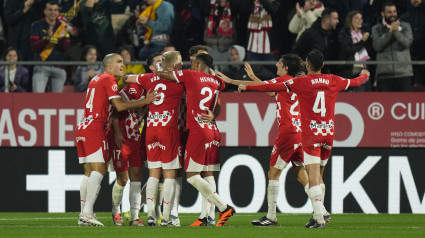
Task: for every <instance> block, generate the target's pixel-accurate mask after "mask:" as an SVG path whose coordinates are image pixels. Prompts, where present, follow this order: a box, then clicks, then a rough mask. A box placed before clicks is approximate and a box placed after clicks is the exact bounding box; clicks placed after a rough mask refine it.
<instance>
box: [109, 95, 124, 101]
mask: <svg viewBox="0 0 425 238" xmlns="http://www.w3.org/2000/svg"><path fill="white" fill-rule="evenodd" d="M120 97H121V96H120V95H113V96H110V97H109V98H108V99H109V100H111V99H114V98H120Z"/></svg>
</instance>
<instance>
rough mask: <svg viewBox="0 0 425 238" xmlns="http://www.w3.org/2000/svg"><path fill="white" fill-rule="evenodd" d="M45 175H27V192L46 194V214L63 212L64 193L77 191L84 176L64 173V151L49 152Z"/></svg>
mask: <svg viewBox="0 0 425 238" xmlns="http://www.w3.org/2000/svg"><path fill="white" fill-rule="evenodd" d="M47 166H48V171H47V174H46V175H35V174H29V175H27V191H47V192H48V212H50V213H53V212H65V208H66V206H65V204H66V191H79V190H80V184H81V181H82V179H83V176H84V175H67V174H66V173H65V167H66V164H65V150H49V152H48V165H47Z"/></svg>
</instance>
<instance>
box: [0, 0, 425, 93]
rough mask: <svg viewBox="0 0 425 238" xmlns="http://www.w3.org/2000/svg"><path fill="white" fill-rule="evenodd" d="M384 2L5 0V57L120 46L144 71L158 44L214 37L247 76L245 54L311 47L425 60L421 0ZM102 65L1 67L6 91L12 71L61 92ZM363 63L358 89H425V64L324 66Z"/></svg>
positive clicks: (77, 53)
mask: <svg viewBox="0 0 425 238" xmlns="http://www.w3.org/2000/svg"><path fill="white" fill-rule="evenodd" d="M386 2H388V1H386V0H371V1H370V0H356V1H348V0H347V1H338V0H323V1H319V0H57V1H51V0H2V1H0V3H1V9H0V14H1V18H0V54H1V55H2V59H1V60H3V61H55V62H57V61H59V62H60V61H88V62H95V61H96V60H100V59H102V58H103V57H104V56H105V55H106V54H107V53H110V52H118V50H119V51H120V52H125V53H127V54H129V56H130V58H129V59H128V60H126V62H128V61H131V62H135V61H139V62H140V64H138V65H128V66H127V67H128V70H127V71H126V73H143V72H146V71H149V69H148V67H147V66H146V65H145V60H146V59H147V57H148V56H149V55H151V54H152V53H155V52H165V51H168V50H174V49H176V50H178V51H179V52H181V54H182V57H183V60H184V61H187V60H189V55H188V52H189V48H190V47H191V46H194V45H206V46H208V48H209V53H210V54H211V55H212V56H213V58H214V60H215V61H216V62H223V61H234V62H235V63H234V64H231V65H226V66H225V65H216V69H219V70H222V71H224V72H225V73H229V74H233V76H234V77H235V78H237V79H241V80H248V77H247V75H246V72H245V70H243V67H242V62H243V61H268V62H272V61H276V60H277V59H279V56H280V55H282V54H287V53H296V54H298V55H300V56H301V57H302V58H305V56H306V54H307V53H308V52H309V51H310V50H312V49H318V50H320V51H321V52H322V53H323V54H324V55H325V60H348V61H367V60H378V61H402V62H408V61H410V60H425V49H424V47H425V44H423V43H424V41H425V39H424V37H425V26H424V25H423V24H421V22H423V20H424V19H425V8H424V3H423V0H394V1H392V2H393V3H394V5H393V7H392V8H391V9H389V10H388V11H386V10H385V9H383V6H384V3H386ZM88 48H91V49H94V50H95V51H96V56H97V57H96V59H93V58H88V57H87V55H86V53H87V52H86V50H87V49H88ZM123 48H125V49H126V50H125V51H122V49H123ZM10 52H12V54H13V52H15V53H16V55H17V57H11V56H10ZM123 58H124V57H123ZM99 67H101V64H100V62H99V63H98V65H97V66H96V65H90V64H89V65H84V66H79V67H77V66H60V65H59V66H58V65H53V66H49V65H46V64H43V65H36V66H22V67H21V66H19V67H16V66H15V65H11V66H10V68H9V67H5V66H1V68H0V84H1V85H0V88H1V89H0V90H1V91H5V78H6V77H7V78H8V79H9V82H10V83H9V84H8V85H9V90H8V91H9V92H31V91H33V92H45V91H47V92H62V91H63V90H64V89H63V86H64V85H67V87H66V89H65V90H70V89H72V90H73V89H75V91H85V87H84V85H87V82H88V80H89V79H90V78H91V77H92V76H93V75H94V74H93V72H94V71H96V72H97V71H99V70H101V69H100V68H99ZM253 67H254V68H253V70H254V72H255V73H256V74H257V75H258V76H259V77H260V78H261V79H266V78H271V77H273V76H276V75H275V74H274V66H273V65H253ZM365 67H367V68H368V69H369V70H370V71H371V73H372V75H371V80H369V81H368V82H366V83H365V85H363V86H362V87H359V88H357V89H356V91H421V90H423V87H424V86H425V67H424V66H423V65H411V64H394V65H392V64H378V66H375V65H371V64H368V65H364V64H361V63H359V64H344V65H331V66H329V67H326V68H325V72H332V73H336V74H339V75H341V76H344V77H348V78H350V77H352V76H353V75H356V74H358V73H359V72H360V70H361V69H362V68H365ZM8 68H9V70H8V72H6V69H8ZM132 70H135V71H132ZM21 77H22V78H21ZM121 84H122V81H121V83H120V86H121ZM74 86H75V87H74ZM226 90H235V88H232V87H229V89H226Z"/></svg>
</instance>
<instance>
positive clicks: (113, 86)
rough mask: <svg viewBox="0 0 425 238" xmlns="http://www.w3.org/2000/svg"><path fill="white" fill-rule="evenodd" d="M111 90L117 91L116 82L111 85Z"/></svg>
mask: <svg viewBox="0 0 425 238" xmlns="http://www.w3.org/2000/svg"><path fill="white" fill-rule="evenodd" d="M112 91H114V92H118V84H114V85H112Z"/></svg>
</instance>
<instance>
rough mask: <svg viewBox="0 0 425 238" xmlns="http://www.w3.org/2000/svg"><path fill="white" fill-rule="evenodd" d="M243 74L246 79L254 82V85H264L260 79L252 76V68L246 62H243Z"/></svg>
mask: <svg viewBox="0 0 425 238" xmlns="http://www.w3.org/2000/svg"><path fill="white" fill-rule="evenodd" d="M244 65H245V72H246V73H247V74H248V77H249V78H250V79H251V80H252V81H254V82H256V83H259V84H260V83H264V82H263V81H262V80H261V79H259V78H258V77H257V76H256V75H255V74H254V71H253V70H252V68H251V65H250V64H248V62H245V64H244Z"/></svg>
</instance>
